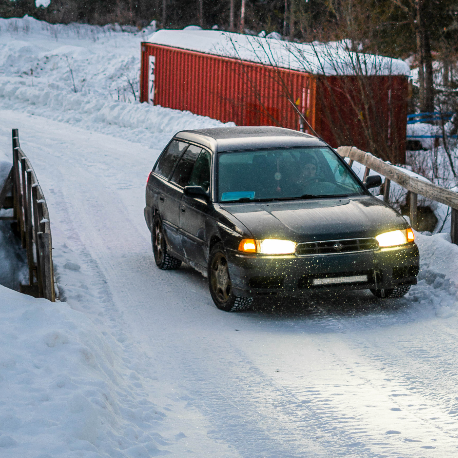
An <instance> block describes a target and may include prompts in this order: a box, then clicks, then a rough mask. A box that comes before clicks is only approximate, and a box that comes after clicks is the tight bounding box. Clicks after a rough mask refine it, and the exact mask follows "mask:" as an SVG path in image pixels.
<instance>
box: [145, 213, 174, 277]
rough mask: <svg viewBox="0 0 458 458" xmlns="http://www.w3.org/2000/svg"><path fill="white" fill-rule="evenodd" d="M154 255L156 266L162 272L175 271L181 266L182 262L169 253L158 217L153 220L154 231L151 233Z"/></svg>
mask: <svg viewBox="0 0 458 458" xmlns="http://www.w3.org/2000/svg"><path fill="white" fill-rule="evenodd" d="M151 241H152V244H153V254H154V260H155V261H156V265H157V266H158V267H159V269H162V270H174V269H178V267H180V266H181V261H180V260H179V259H177V258H174V257H173V256H170V255H169V253H168V252H167V242H166V241H165V237H164V230H163V228H162V221H161V218H159V216H158V215H156V216H155V217H154V219H153V230H152V231H151Z"/></svg>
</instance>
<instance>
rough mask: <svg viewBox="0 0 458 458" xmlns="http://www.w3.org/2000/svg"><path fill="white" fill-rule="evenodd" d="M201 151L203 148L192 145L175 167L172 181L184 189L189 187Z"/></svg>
mask: <svg viewBox="0 0 458 458" xmlns="http://www.w3.org/2000/svg"><path fill="white" fill-rule="evenodd" d="M201 151H202V148H201V147H199V146H195V145H190V146H189V148H188V149H187V150H186V151H185V153H184V154H183V156H182V158H181V159H180V162H178V164H177V166H176V167H175V171H174V172H173V176H172V180H171V181H173V182H174V183H176V184H177V185H179V186H182V187H183V188H184V187H185V186H187V185H188V183H189V179H190V177H191V172H192V169H193V168H194V164H195V163H196V160H197V157H198V156H199V154H200V152H201Z"/></svg>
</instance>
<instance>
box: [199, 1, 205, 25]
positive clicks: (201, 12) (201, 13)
mask: <svg viewBox="0 0 458 458" xmlns="http://www.w3.org/2000/svg"><path fill="white" fill-rule="evenodd" d="M198 11H199V25H200V26H201V27H202V28H204V0H199V10H198Z"/></svg>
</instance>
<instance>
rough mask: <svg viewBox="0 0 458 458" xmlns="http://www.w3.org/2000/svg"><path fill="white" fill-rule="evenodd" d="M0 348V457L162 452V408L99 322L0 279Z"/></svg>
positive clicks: (85, 455)
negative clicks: (2, 283) (4, 284)
mask: <svg viewBox="0 0 458 458" xmlns="http://www.w3.org/2000/svg"><path fill="white" fill-rule="evenodd" d="M0 348H2V355H1V356H0V405H1V406H2V411H1V413H0V450H3V451H2V452H1V455H2V456H5V454H7V455H8V456H11V457H13V456H14V457H25V456H30V457H31V456H40V457H45V456H46V457H49V456H56V457H57V456H66V457H69V458H70V457H81V456H84V457H101V456H104V457H133V456H135V457H140V456H141V457H143V456H145V457H146V456H155V455H158V454H161V450H160V445H164V444H166V441H164V440H163V439H162V438H161V436H160V435H159V434H158V433H157V432H154V433H153V432H152V431H153V429H156V428H157V426H156V428H153V426H154V425H157V422H160V421H161V420H162V419H163V417H165V415H164V414H163V413H161V412H159V411H157V409H156V408H155V406H154V405H153V404H152V403H151V401H150V400H149V399H148V395H147V393H145V392H143V391H142V389H141V380H142V379H141V375H139V374H138V373H137V372H136V371H135V370H134V369H131V368H129V367H127V365H126V363H125V362H124V361H126V360H128V358H125V355H124V352H123V348H122V346H121V345H120V344H119V343H118V342H117V341H115V340H114V339H113V338H112V337H111V336H110V335H109V334H108V333H107V332H104V326H103V324H102V323H97V326H96V325H95V324H94V323H93V322H92V321H91V320H90V319H89V318H88V317H87V316H86V314H84V313H81V312H77V311H75V310H72V309H70V308H69V307H68V306H67V305H66V304H64V303H59V302H57V303H51V302H49V301H47V300H45V299H34V298H31V297H29V296H25V295H22V294H19V293H17V292H15V291H11V290H9V289H7V288H4V287H2V286H0ZM123 356H124V357H123Z"/></svg>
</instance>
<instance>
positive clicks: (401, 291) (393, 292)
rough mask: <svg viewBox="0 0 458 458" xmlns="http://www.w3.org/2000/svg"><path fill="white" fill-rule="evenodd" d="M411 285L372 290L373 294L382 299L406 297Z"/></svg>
mask: <svg viewBox="0 0 458 458" xmlns="http://www.w3.org/2000/svg"><path fill="white" fill-rule="evenodd" d="M410 286H411V285H400V286H396V287H395V288H392V289H371V293H372V294H373V295H374V296H376V297H380V298H381V299H387V298H390V297H392V298H397V297H404V296H405V295H406V294H407V293H408V292H409V290H410Z"/></svg>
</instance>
